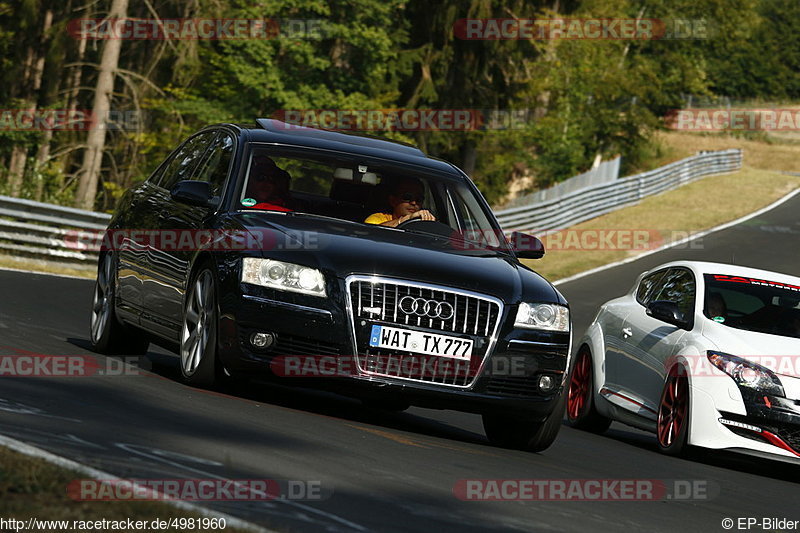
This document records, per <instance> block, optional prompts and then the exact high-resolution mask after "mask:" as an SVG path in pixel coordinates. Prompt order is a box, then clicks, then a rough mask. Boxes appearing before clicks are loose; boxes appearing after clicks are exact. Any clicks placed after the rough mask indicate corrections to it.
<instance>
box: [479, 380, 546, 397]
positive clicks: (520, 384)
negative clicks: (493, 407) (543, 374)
mask: <svg viewBox="0 0 800 533" xmlns="http://www.w3.org/2000/svg"><path fill="white" fill-rule="evenodd" d="M486 392H487V393H489V394H497V395H500V396H518V397H521V398H531V397H534V396H541V393H540V392H539V387H538V386H537V385H536V377H535V376H509V377H493V378H491V379H489V382H488V383H487V385H486Z"/></svg>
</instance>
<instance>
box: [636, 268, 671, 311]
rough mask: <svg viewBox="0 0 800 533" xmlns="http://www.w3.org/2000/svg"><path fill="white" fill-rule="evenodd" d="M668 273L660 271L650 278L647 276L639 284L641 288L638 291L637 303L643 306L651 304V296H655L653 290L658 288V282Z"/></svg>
mask: <svg viewBox="0 0 800 533" xmlns="http://www.w3.org/2000/svg"><path fill="white" fill-rule="evenodd" d="M664 273H666V270H659V271H658V272H654V273H652V274H650V275H648V276H645V277H644V279H642V281H641V283H639V288H638V289H636V301H637V302H639V303H640V304H642V305H647V304H648V303H649V302H650V298H649V296H651V295H652V294H653V289H654V288H657V287H658V282H659V281H660V280H661V278H662V277H663V276H664Z"/></svg>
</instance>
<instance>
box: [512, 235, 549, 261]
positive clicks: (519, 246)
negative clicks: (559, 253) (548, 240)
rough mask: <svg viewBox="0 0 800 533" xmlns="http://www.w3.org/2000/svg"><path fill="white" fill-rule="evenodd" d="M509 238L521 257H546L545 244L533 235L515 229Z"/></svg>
mask: <svg viewBox="0 0 800 533" xmlns="http://www.w3.org/2000/svg"><path fill="white" fill-rule="evenodd" d="M508 240H509V244H510V245H511V249H512V250H514V252H515V253H516V254H517V257H519V258H520V259H541V258H542V257H544V244H543V243H542V241H540V240H539V239H538V238H537V237H534V236H533V235H528V234H527V233H521V232H519V231H513V232H511V236H510V237H509V238H508Z"/></svg>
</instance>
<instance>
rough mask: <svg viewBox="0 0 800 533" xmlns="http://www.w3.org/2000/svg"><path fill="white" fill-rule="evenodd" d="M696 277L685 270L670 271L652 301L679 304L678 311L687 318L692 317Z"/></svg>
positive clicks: (675, 269) (674, 269)
mask: <svg viewBox="0 0 800 533" xmlns="http://www.w3.org/2000/svg"><path fill="white" fill-rule="evenodd" d="M695 292H696V288H695V282H694V276H693V275H692V273H691V272H689V271H688V270H685V269H683V268H673V269H670V270H669V271H668V272H667V273H666V275H665V276H664V280H663V283H661V284H660V288H658V291H657V294H655V295H654V296H653V298H652V300H668V301H670V302H675V303H676V304H678V309H680V311H681V313H683V315H684V316H685V317H687V318H688V317H691V316H692V314H693V312H694V299H695Z"/></svg>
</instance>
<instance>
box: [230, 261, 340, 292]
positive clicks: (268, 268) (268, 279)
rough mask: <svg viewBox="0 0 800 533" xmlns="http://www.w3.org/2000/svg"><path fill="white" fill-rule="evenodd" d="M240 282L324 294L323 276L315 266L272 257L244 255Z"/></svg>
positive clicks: (283, 289)
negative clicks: (305, 265) (261, 257)
mask: <svg viewBox="0 0 800 533" xmlns="http://www.w3.org/2000/svg"><path fill="white" fill-rule="evenodd" d="M242 282H244V283H252V284H253V285H261V286H263V287H271V288H273V289H278V290H282V291H292V292H300V293H303V294H311V295H313V296H325V277H324V276H323V275H322V272H320V271H319V270H317V269H315V268H309V267H304V266H302V265H295V264H294V263H285V262H283V261H275V260H274V259H259V258H257V257H245V258H244V261H243V264H242Z"/></svg>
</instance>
